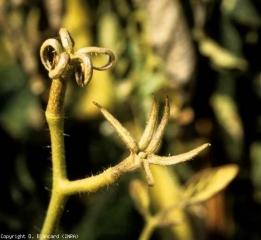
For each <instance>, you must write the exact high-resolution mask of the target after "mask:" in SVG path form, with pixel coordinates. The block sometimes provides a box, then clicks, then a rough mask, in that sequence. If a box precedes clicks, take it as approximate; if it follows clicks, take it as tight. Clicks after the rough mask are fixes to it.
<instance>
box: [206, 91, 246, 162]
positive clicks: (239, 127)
mask: <svg viewBox="0 0 261 240" xmlns="http://www.w3.org/2000/svg"><path fill="white" fill-rule="evenodd" d="M210 103H211V106H212V108H213V111H214V113H215V115H216V118H217V121H218V123H219V125H220V126H221V129H222V131H223V133H224V140H225V141H226V144H225V148H226V151H227V152H228V155H229V156H230V157H231V158H232V159H234V160H238V159H239V158H240V156H241V155H242V149H243V148H242V147H243V138H244V131H243V123H242V121H241V118H240V115H239V112H238V106H237V105H236V102H235V101H234V99H233V98H232V97H231V96H229V95H225V94H219V93H217V94H213V95H212V97H211V99H210Z"/></svg>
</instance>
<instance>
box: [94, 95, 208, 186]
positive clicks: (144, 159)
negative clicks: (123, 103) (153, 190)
mask: <svg viewBox="0 0 261 240" xmlns="http://www.w3.org/2000/svg"><path fill="white" fill-rule="evenodd" d="M153 98H154V101H153V105H152V110H151V113H150V117H149V121H148V123H147V126H146V128H145V130H144V133H143V135H142V136H141V139H140V141H139V142H137V141H136V140H135V138H134V137H133V136H132V135H131V134H130V132H129V131H128V130H127V129H126V128H124V127H123V126H122V125H121V124H120V122H119V121H118V120H117V119H115V118H114V117H113V116H112V115H111V114H110V113H109V112H108V111H107V110H106V109H104V108H103V107H102V106H100V105H99V104H98V103H96V102H94V104H95V105H96V106H97V107H98V108H99V109H100V110H101V112H102V114H103V116H104V117H105V118H106V119H107V121H108V122H109V123H110V124H111V125H112V126H113V127H114V129H115V130H116V132H117V133H118V134H119V135H120V137H121V139H122V140H123V142H124V143H125V144H126V146H127V148H128V149H129V150H130V157H131V159H132V166H131V168H130V169H129V170H135V169H138V168H140V167H141V166H142V167H143V169H144V171H145V175H146V178H147V180H148V185H149V186H153V185H154V178H153V176H152V173H151V170H150V164H156V165H162V166H166V165H174V164H176V163H179V162H184V161H187V160H190V159H192V158H193V157H194V156H196V155H197V154H198V153H199V152H201V151H202V150H204V149H205V148H207V147H208V146H210V144H208V143H206V144H203V145H202V146H200V147H197V148H195V149H194V150H192V151H189V152H187V153H183V154H179V155H176V156H168V157H161V156H158V155H155V154H154V153H155V152H156V150H157V148H158V147H159V145H160V142H161V140H162V137H163V133H164V130H165V127H166V125H167V123H168V118H169V113H170V107H169V99H168V97H166V103H165V109H164V114H163V117H162V119H161V122H160V123H159V125H158V127H156V123H157V117H158V110H159V107H158V104H157V102H156V99H155V97H154V96H153Z"/></svg>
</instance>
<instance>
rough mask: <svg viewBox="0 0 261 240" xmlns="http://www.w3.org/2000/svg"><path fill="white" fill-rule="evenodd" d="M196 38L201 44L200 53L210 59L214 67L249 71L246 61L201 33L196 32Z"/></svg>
mask: <svg viewBox="0 0 261 240" xmlns="http://www.w3.org/2000/svg"><path fill="white" fill-rule="evenodd" d="M195 38H196V40H197V41H198V43H199V51H200V53H201V54H202V55H203V56H206V57H208V58H209V59H210V60H211V63H212V64H213V65H214V66H216V67H220V68H225V69H239V70H246V69H247V66H248V64H247V61H246V60H245V59H243V58H240V57H237V56H235V55H234V54H233V53H232V52H229V51H228V50H227V49H225V48H223V47H222V46H221V45H219V44H218V43H217V42H215V41H214V40H213V39H210V38H209V37H207V36H205V34H202V33H201V32H200V31H199V32H195Z"/></svg>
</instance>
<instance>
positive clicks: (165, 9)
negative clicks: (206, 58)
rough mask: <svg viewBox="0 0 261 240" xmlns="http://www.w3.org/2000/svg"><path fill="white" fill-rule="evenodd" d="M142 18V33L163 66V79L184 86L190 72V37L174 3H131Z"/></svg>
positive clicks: (164, 0) (136, 0)
mask: <svg viewBox="0 0 261 240" xmlns="http://www.w3.org/2000/svg"><path fill="white" fill-rule="evenodd" d="M133 2H134V3H135V4H136V5H137V6H138V7H139V9H141V10H143V11H144V13H145V15H146V18H145V19H146V20H145V23H146V27H145V29H144V32H145V33H146V34H147V36H146V39H147V41H148V42H149V44H151V46H152V48H153V49H154V50H155V53H156V54H157V55H158V56H159V57H160V58H161V59H162V61H163V63H164V66H163V68H164V72H165V74H166V76H167V77H168V78H169V79H170V80H172V81H173V82H175V83H177V84H178V85H184V84H186V83H187V82H188V81H189V80H190V78H191V75H192V73H193V71H194V67H195V53H194V48H193V45H192V39H191V35H190V33H189V28H188V26H187V22H186V19H185V16H184V14H183V11H182V7H181V5H180V2H179V1H178V0H174V1H173V0H162V1H157V0H150V1H141V0H134V1H133Z"/></svg>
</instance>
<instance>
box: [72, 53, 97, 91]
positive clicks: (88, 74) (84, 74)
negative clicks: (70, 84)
mask: <svg viewBox="0 0 261 240" xmlns="http://www.w3.org/2000/svg"><path fill="white" fill-rule="evenodd" d="M72 65H74V70H75V80H76V82H77V84H78V85H79V86H80V87H84V86H86V85H87V84H88V83H89V82H90V81H91V79H92V74H93V67H92V61H91V59H90V58H89V57H88V55H85V54H83V53H78V54H75V55H73V56H72Z"/></svg>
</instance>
